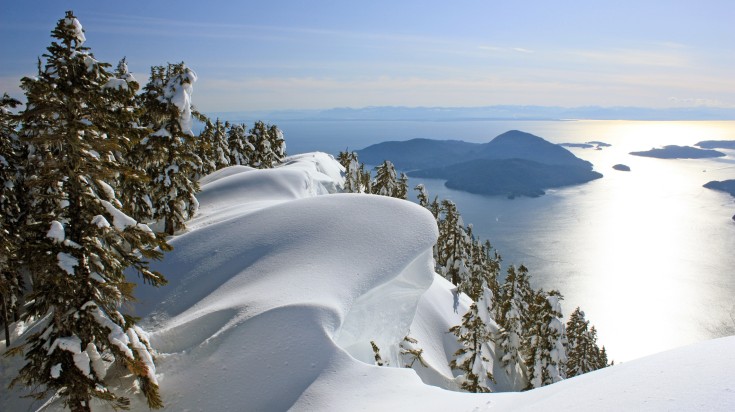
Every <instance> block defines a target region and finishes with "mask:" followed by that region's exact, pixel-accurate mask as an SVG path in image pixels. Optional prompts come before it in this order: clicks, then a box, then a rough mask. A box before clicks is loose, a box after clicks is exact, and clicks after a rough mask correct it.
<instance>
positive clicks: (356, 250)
mask: <svg viewBox="0 0 735 412" xmlns="http://www.w3.org/2000/svg"><path fill="white" fill-rule="evenodd" d="M339 182H340V177H339V166H338V164H337V163H336V162H335V161H334V160H333V159H332V158H331V157H330V156H328V155H325V154H320V153H316V154H307V155H300V156H296V157H291V158H289V160H288V162H287V164H286V165H284V166H282V167H279V168H276V169H273V170H253V169H250V168H246V167H232V168H228V169H224V170H221V171H219V172H216V173H215V174H213V175H210V176H207V177H206V178H204V179H202V181H201V183H202V192H201V193H200V195H199V196H198V197H199V200H200V211H199V215H198V216H197V217H196V218H195V219H194V220H193V221H191V222H190V224H189V230H188V231H187V232H186V233H183V234H180V235H178V236H177V237H176V238H174V239H173V241H172V242H171V243H172V244H173V246H174V247H175V249H174V251H172V252H170V253H167V254H166V256H165V258H164V260H163V261H161V262H158V263H156V264H155V267H156V269H159V270H161V271H162V272H163V273H165V274H166V275H167V277H168V279H169V281H170V283H169V285H168V286H166V287H163V288H160V289H153V288H150V287H143V286H141V287H140V288H139V289H138V290H137V295H138V296H139V298H140V302H139V304H138V305H137V306H136V307H135V311H136V313H137V314H138V315H139V316H142V317H143V318H144V321H143V324H144V325H145V327H146V329H147V330H149V331H150V332H151V339H152V342H153V344H154V346H155V348H156V349H157V350H158V351H159V355H158V358H157V365H158V369H157V373H158V379H159V382H160V384H161V393H162V395H163V398H164V402H165V404H166V406H167V410H175V411H180V410H189V411H198V410H201V411H228V410H230V411H280V410H286V409H289V408H292V409H294V410H304V411H312V410H339V411H352V410H370V411H372V410H417V411H419V410H421V411H423V410H457V411H462V410H466V411H483V410H489V411H492V410H498V411H507V410H529V411H531V410H533V411H538V410H550V411H558V410H565V409H566V410H579V411H585V410H593V409H594V410H735V392H733V391H735V383H733V379H732V377H733V372H732V371H733V370H735V338H727V339H721V340H717V341H711V342H706V343H704V344H700V345H698V346H693V347H688V348H683V349H680V350H678V351H673V352H668V353H664V354H659V355H656V356H652V357H649V358H644V359H640V360H636V361H633V362H630V363H627V364H623V365H618V366H615V367H612V368H607V369H605V370H601V371H597V372H594V373H591V374H588V375H583V376H581V377H578V378H574V379H570V380H567V381H564V382H561V383H558V384H555V385H551V386H548V387H545V388H542V389H538V390H534V391H531V392H525V393H498V394H483V395H477V394H467V393H460V392H452V391H448V390H445V389H441V388H440V387H448V388H453V387H455V384H454V382H453V379H452V378H453V374H452V371H451V370H450V369H449V367H448V366H447V363H448V361H449V359H450V356H451V354H452V353H453V352H454V351H455V350H456V349H457V343H456V341H455V338H454V336H453V335H451V334H449V333H446V331H447V330H448V329H449V327H450V326H453V325H455V324H457V323H459V319H460V317H461V315H462V314H463V313H464V311H465V310H466V308H467V306H468V303H469V302H468V301H467V299H466V297H460V298H459V299H457V300H455V295H454V293H452V286H451V284H449V283H448V282H446V281H445V280H443V279H441V278H439V277H437V276H436V275H435V274H434V273H433V270H432V267H433V264H432V257H431V256H432V254H431V247H432V245H433V243H434V241H435V239H436V236H437V229H436V225H435V223H434V218H433V217H432V216H431V214H429V213H428V212H427V211H425V210H424V209H422V208H420V207H418V206H417V205H415V204H412V203H410V202H405V201H400V200H396V199H391V198H386V197H379V196H370V195H353V194H333V192H335V191H336V188H337V185H338V184H339ZM329 193H332V194H329ZM454 308H456V310H454ZM409 332H410V335H411V336H412V337H414V338H416V339H417V340H418V346H419V347H421V348H423V349H424V359H425V360H426V362H427V364H428V365H429V367H428V368H424V367H422V366H416V365H415V366H414V367H415V369H416V370H415V371H414V370H412V369H406V368H398V367H377V366H373V364H372V363H373V352H372V349H371V347H370V341H371V340H372V341H375V342H376V344H377V345H378V346H379V347H380V348H381V354H382V355H383V358H384V359H387V360H388V361H389V362H390V364H391V365H392V366H397V365H399V364H400V362H399V359H398V354H397V353H396V349H395V348H396V345H397V344H398V342H400V341H401V340H402V339H403V337H404V336H405V335H406V334H408V333H409ZM0 362H2V363H1V365H2V367H3V370H2V371H0V372H1V373H0V377H2V380H3V381H4V382H7V379H8V377H9V376H10V375H11V373H10V370H11V369H12V367H13V366H14V365H17V364H18V362H17V361H9V360H0ZM499 384H500V383H499ZM17 395H18V392H17V391H14V392H7V393H3V394H2V395H0V402H1V403H0V410H27V409H29V405H30V402H29V401H28V400H22V399H19V398H18V396H17ZM34 406H36V407H37V406H39V403H36V404H34ZM97 406H98V407H100V406H99V405H97ZM100 408H101V407H100ZM31 409H33V408H31ZM52 409H53V408H52ZM101 409H104V408H101ZM133 409H134V410H145V407H144V406H143V405H142V404H141V403H140V400H139V399H137V398H136V397H133Z"/></svg>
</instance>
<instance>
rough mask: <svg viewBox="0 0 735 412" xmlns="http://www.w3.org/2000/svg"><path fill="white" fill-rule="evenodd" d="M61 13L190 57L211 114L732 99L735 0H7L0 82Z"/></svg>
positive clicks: (18, 73)
mask: <svg viewBox="0 0 735 412" xmlns="http://www.w3.org/2000/svg"><path fill="white" fill-rule="evenodd" d="M65 10H73V11H74V13H75V14H76V16H77V17H78V19H79V20H80V22H81V23H82V25H83V26H84V29H85V32H86V33H85V34H86V37H87V42H86V46H88V47H91V49H92V53H94V55H95V57H96V58H97V59H98V60H102V61H106V62H109V63H112V64H115V63H116V62H117V61H118V60H119V59H120V58H122V57H123V56H125V57H126V58H127V61H128V65H129V68H130V70H131V71H132V72H133V73H134V75H135V76H136V77H137V79H138V80H139V81H141V82H145V81H146V80H147V74H148V72H149V71H150V67H151V66H153V65H161V64H165V63H167V62H180V61H184V62H185V63H186V64H187V65H188V66H189V67H191V68H192V69H193V70H194V71H196V72H197V74H198V76H199V81H198V82H197V83H196V84H195V86H194V97H193V102H194V104H195V106H197V108H198V109H199V110H201V111H203V112H205V113H206V112H224V111H245V110H279V109H326V108H332V107H355V108H359V107H366V106H444V107H474V106H489V105H501V104H502V105H505V104H507V105H543V106H564V107H577V106H589V105H594V106H606V107H607V106H640V107H653V108H663V107H689V106H714V107H728V108H730V107H735V70H734V69H733V68H735V24H733V21H735V2H733V1H732V0H688V1H685V0H632V1H631V0H616V1H589V0H584V1H577V0H555V1H548V0H518V1H508V0H503V1H499V0H455V1H453V2H448V1H446V0H443V1H435V0H422V1H419V0H408V1H397V0H392V1H385V0H371V1H369V2H367V1H347V0H331V1H330V0H314V1H300V0H269V1H263V0H257V1H216V0H209V1H199V2H195V1H190V0H178V1H167V0H146V1H132V0H131V1H127V2H109V1H59V0H55V1H52V0H41V1H32V2H31V1H18V0H14V1H9V0H0V36H1V38H2V39H3V40H2V41H0V56H2V57H1V58H0V92H8V93H10V94H11V95H13V96H15V97H21V96H22V92H21V91H20V89H19V87H18V84H19V80H20V78H21V77H23V76H26V75H33V74H34V73H35V70H36V62H37V59H38V58H39V57H40V56H41V55H42V54H43V53H44V52H45V51H46V47H48V46H49V45H50V42H51V37H50V33H51V30H52V29H53V28H54V26H55V25H56V22H57V21H58V20H59V19H60V18H62V17H63V16H64V11H65Z"/></svg>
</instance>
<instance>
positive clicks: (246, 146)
mask: <svg viewBox="0 0 735 412" xmlns="http://www.w3.org/2000/svg"><path fill="white" fill-rule="evenodd" d="M227 149H228V153H229V157H230V164H232V165H249V164H250V157H251V156H252V155H253V152H255V146H253V144H252V143H250V141H249V140H248V135H247V127H246V126H245V125H244V124H233V125H231V126H230V128H229V129H228V130H227Z"/></svg>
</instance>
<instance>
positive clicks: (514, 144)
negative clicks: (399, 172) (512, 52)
mask: <svg viewBox="0 0 735 412" xmlns="http://www.w3.org/2000/svg"><path fill="white" fill-rule="evenodd" d="M357 153H358V155H359V156H360V158H361V160H363V161H365V162H366V163H367V164H379V163H381V162H383V161H384V160H385V159H388V158H390V159H392V161H393V163H394V165H395V166H396V167H397V168H399V169H403V170H407V171H408V175H409V176H415V177H426V178H434V179H446V180H447V182H446V186H447V187H449V188H452V189H457V190H464V191H467V192H470V193H476V194H484V195H503V196H508V197H509V198H513V197H516V196H530V197H537V196H541V195H543V194H544V193H545V192H544V190H545V189H550V188H556V187H562V186H569V185H575V184H580V183H586V182H589V181H591V180H594V179H599V178H601V177H602V175H601V174H600V173H597V172H595V171H593V170H592V164H591V163H590V162H587V161H584V160H582V159H580V158H578V157H576V156H574V154H572V153H571V152H570V151H568V150H566V149H564V148H563V147H561V146H559V145H556V144H553V143H550V142H548V141H546V140H544V139H543V138H541V137H538V136H535V135H532V134H530V133H525V132H522V131H518V130H511V131H509V132H506V133H503V134H501V135H499V136H497V137H495V138H494V139H493V140H491V141H490V142H488V143H483V144H479V143H468V142H463V141H456V140H443V141H442V140H429V139H413V140H408V141H405V142H384V143H379V144H376V145H372V146H369V147H367V148H365V149H363V150H359V151H358V152H357Z"/></svg>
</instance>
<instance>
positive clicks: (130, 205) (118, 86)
mask: <svg viewBox="0 0 735 412" xmlns="http://www.w3.org/2000/svg"><path fill="white" fill-rule="evenodd" d="M108 85H114V86H115V87H109V88H110V89H111V90H113V91H114V92H115V93H117V94H118V95H119V96H118V97H119V99H118V100H119V102H118V106H117V107H116V108H115V110H116V112H117V115H116V116H115V117H116V119H117V121H118V122H120V127H125V128H126V130H127V132H126V133H127V134H126V136H125V139H124V140H123V142H122V147H121V150H122V153H121V154H120V155H118V156H117V157H118V160H119V162H120V163H121V164H122V165H124V166H125V168H124V170H123V171H122V172H121V173H120V174H119V176H118V185H117V187H116V189H118V192H119V197H120V200H121V202H122V205H123V209H122V210H123V212H125V213H126V214H127V215H128V216H130V217H132V218H133V219H135V220H137V221H139V222H143V223H150V222H151V220H152V219H153V203H152V202H151V198H150V195H149V193H148V192H149V184H150V178H149V177H148V176H147V175H146V172H147V171H146V169H145V165H146V160H147V157H149V156H150V155H151V154H150V153H146V151H145V147H144V145H142V144H141V140H142V139H143V138H144V137H145V135H146V134H147V133H148V132H149V131H148V130H146V129H145V128H144V127H142V126H141V124H140V117H141V115H142V114H143V108H142V107H141V106H140V101H139V99H138V97H137V96H136V93H137V92H138V90H139V89H140V85H139V84H138V82H137V80H136V79H135V77H133V75H132V74H131V73H130V72H129V71H128V65H127V62H126V60H125V59H124V58H123V59H122V60H121V61H120V62H119V63H118V65H117V69H116V70H115V72H114V74H113V77H112V78H111V79H110V80H109V81H108Z"/></svg>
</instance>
